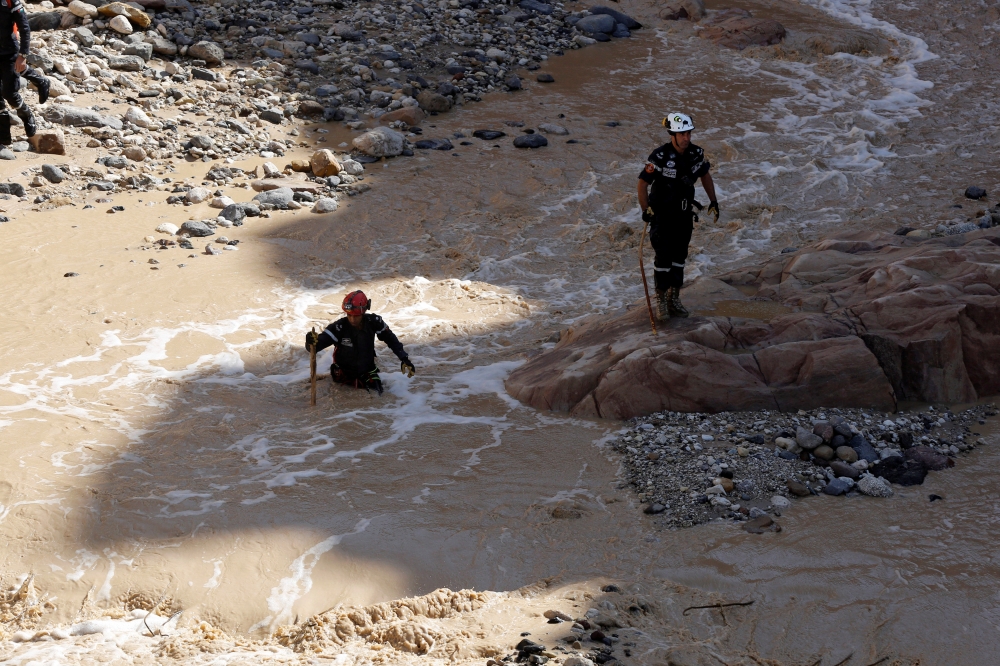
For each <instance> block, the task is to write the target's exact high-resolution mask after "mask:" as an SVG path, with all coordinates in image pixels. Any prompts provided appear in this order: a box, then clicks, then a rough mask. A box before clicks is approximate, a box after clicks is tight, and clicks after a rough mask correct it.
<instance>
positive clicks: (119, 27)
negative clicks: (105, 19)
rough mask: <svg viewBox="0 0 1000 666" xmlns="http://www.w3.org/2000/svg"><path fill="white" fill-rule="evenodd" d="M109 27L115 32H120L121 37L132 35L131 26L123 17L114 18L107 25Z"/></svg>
mask: <svg viewBox="0 0 1000 666" xmlns="http://www.w3.org/2000/svg"><path fill="white" fill-rule="evenodd" d="M108 27H110V28H111V29H112V30H114V31H115V32H120V33H121V34H123V35H131V34H132V24H131V23H130V22H129V20H128V19H127V18H125V17H124V16H116V17H114V18H113V19H111V21H110V22H109V23H108Z"/></svg>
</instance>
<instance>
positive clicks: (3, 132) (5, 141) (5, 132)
mask: <svg viewBox="0 0 1000 666" xmlns="http://www.w3.org/2000/svg"><path fill="white" fill-rule="evenodd" d="M11 143H12V140H11V138H10V112H9V111H2V112H0V146H9V145H10V144H11Z"/></svg>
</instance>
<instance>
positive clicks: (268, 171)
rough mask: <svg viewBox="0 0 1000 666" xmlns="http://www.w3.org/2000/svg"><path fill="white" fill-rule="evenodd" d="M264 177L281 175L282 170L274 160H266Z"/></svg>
mask: <svg viewBox="0 0 1000 666" xmlns="http://www.w3.org/2000/svg"><path fill="white" fill-rule="evenodd" d="M263 169H264V178H278V177H279V176H281V170H280V169H278V167H276V166H274V164H273V163H272V162H264V165H263Z"/></svg>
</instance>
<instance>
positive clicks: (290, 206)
mask: <svg viewBox="0 0 1000 666" xmlns="http://www.w3.org/2000/svg"><path fill="white" fill-rule="evenodd" d="M285 207H286V208H288V210H298V209H300V208H302V204H300V203H299V202H298V201H289V202H288V203H287V204H285Z"/></svg>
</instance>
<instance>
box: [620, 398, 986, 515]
mask: <svg viewBox="0 0 1000 666" xmlns="http://www.w3.org/2000/svg"><path fill="white" fill-rule="evenodd" d="M997 413H998V412H997V407H996V405H995V404H992V403H990V404H985V405H977V406H974V407H972V408H969V409H966V410H964V411H960V412H952V411H951V410H949V409H947V408H935V407H933V406H928V407H926V408H924V409H920V410H914V411H905V412H898V413H895V414H886V413H882V412H874V411H870V410H851V409H828V410H810V411H803V410H800V411H798V412H797V413H791V414H789V413H781V412H774V411H759V412H734V413H720V414H703V413H701V414H699V413H686V414H682V413H677V412H660V413H656V414H653V415H650V416H647V417H641V418H637V419H633V420H632V421H631V422H630V423H629V428H628V430H627V431H626V432H625V434H623V435H621V436H620V437H619V438H618V439H617V440H615V441H614V442H613V443H612V445H611V446H612V448H613V449H614V450H615V451H616V452H618V453H619V454H621V471H620V477H621V479H622V484H623V485H622V487H628V486H631V488H632V489H633V490H634V491H635V492H636V493H637V496H638V499H639V501H640V502H642V503H643V505H644V508H643V510H644V511H645V513H647V514H652V515H654V516H656V518H655V522H656V524H657V525H659V526H661V527H666V528H673V529H676V528H682V527H691V526H693V525H698V524H701V523H706V522H712V521H735V522H741V523H743V524H744V528H745V529H747V530H748V531H751V532H757V533H759V532H763V531H780V529H781V528H780V526H779V525H778V524H777V523H776V522H774V518H776V517H778V516H780V515H781V512H782V510H784V509H787V508H788V507H789V506H791V503H792V501H793V500H794V499H798V498H808V497H810V496H813V495H819V494H821V493H822V494H826V495H831V496H845V497H854V496H857V495H868V496H871V497H891V496H892V495H893V493H894V491H893V488H892V486H893V485H894V484H895V485H900V486H911V485H918V484H920V483H923V481H924V478H925V477H926V475H927V473H928V472H930V471H938V470H943V469H947V468H949V467H952V466H954V464H955V460H956V459H959V458H961V457H964V456H966V455H968V454H970V453H971V452H972V451H973V450H974V449H975V448H976V447H978V446H981V445H984V444H985V443H986V442H985V440H984V439H982V438H981V437H979V436H978V435H977V434H976V433H975V432H973V431H972V428H973V427H975V426H980V425H984V424H985V423H986V421H985V419H986V418H987V417H991V416H995V415H996V414H997ZM935 497H936V496H932V497H931V501H934V498H935Z"/></svg>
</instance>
